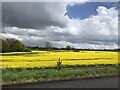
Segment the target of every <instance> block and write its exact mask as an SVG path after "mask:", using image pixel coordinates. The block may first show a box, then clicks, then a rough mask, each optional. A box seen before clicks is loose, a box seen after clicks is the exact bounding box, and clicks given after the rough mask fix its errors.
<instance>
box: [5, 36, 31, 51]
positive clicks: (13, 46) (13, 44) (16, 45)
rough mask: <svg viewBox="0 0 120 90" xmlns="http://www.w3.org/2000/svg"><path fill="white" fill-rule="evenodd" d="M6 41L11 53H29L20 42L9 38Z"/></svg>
mask: <svg viewBox="0 0 120 90" xmlns="http://www.w3.org/2000/svg"><path fill="white" fill-rule="evenodd" d="M7 41H8V42H9V44H10V51H12V52H23V51H27V52H29V51H31V50H30V49H28V48H27V47H26V46H25V45H24V44H23V43H22V42H20V41H19V40H17V39H14V38H9V39H7Z"/></svg>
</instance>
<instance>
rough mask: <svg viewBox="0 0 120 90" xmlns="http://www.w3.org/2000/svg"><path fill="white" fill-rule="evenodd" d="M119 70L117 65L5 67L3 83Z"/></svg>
mask: <svg viewBox="0 0 120 90" xmlns="http://www.w3.org/2000/svg"><path fill="white" fill-rule="evenodd" d="M118 71H119V69H118V67H117V66H109V67H108V66H104V67H101V66H100V67H99V66H92V67H69V68H67V67H66V68H61V69H60V70H58V69H54V68H53V69H38V68H32V69H31V68H23V69H19V68H18V69H3V70H2V81H3V84H11V83H25V82H38V81H39V82H40V81H51V80H61V79H69V78H82V77H94V76H108V75H117V74H118Z"/></svg>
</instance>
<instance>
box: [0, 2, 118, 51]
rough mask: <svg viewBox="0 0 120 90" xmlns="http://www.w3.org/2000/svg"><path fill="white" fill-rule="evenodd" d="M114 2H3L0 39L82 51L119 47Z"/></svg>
mask: <svg viewBox="0 0 120 90" xmlns="http://www.w3.org/2000/svg"><path fill="white" fill-rule="evenodd" d="M117 5H118V4H117V3H115V2H86V0H85V2H82V3H81V2H80V3H79V2H76V3H72V2H71V3H69V2H3V3H2V32H1V34H0V37H1V38H16V39H18V40H20V41H22V42H23V43H24V44H25V45H27V46H40V47H44V46H45V43H46V42H50V43H51V44H52V46H53V47H58V48H61V47H66V46H67V45H70V46H71V47H74V48H82V49H88V48H90V49H115V48H117V47H118V10H117V9H118V6H117Z"/></svg>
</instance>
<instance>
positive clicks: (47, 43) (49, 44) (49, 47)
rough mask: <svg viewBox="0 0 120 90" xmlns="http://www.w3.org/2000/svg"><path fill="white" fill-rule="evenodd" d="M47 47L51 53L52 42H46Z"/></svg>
mask: <svg viewBox="0 0 120 90" xmlns="http://www.w3.org/2000/svg"><path fill="white" fill-rule="evenodd" d="M45 47H46V48H47V49H48V51H50V50H51V47H52V45H51V43H50V42H46V43H45Z"/></svg>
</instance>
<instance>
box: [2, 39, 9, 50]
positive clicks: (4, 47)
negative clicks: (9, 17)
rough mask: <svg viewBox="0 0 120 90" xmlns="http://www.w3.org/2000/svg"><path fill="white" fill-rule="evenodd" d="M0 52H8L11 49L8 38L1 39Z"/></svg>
mask: <svg viewBox="0 0 120 90" xmlns="http://www.w3.org/2000/svg"><path fill="white" fill-rule="evenodd" d="M0 44H2V45H1V46H0V52H1V51H2V52H8V51H9V50H10V45H9V43H8V42H7V41H6V40H3V39H0Z"/></svg>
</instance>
